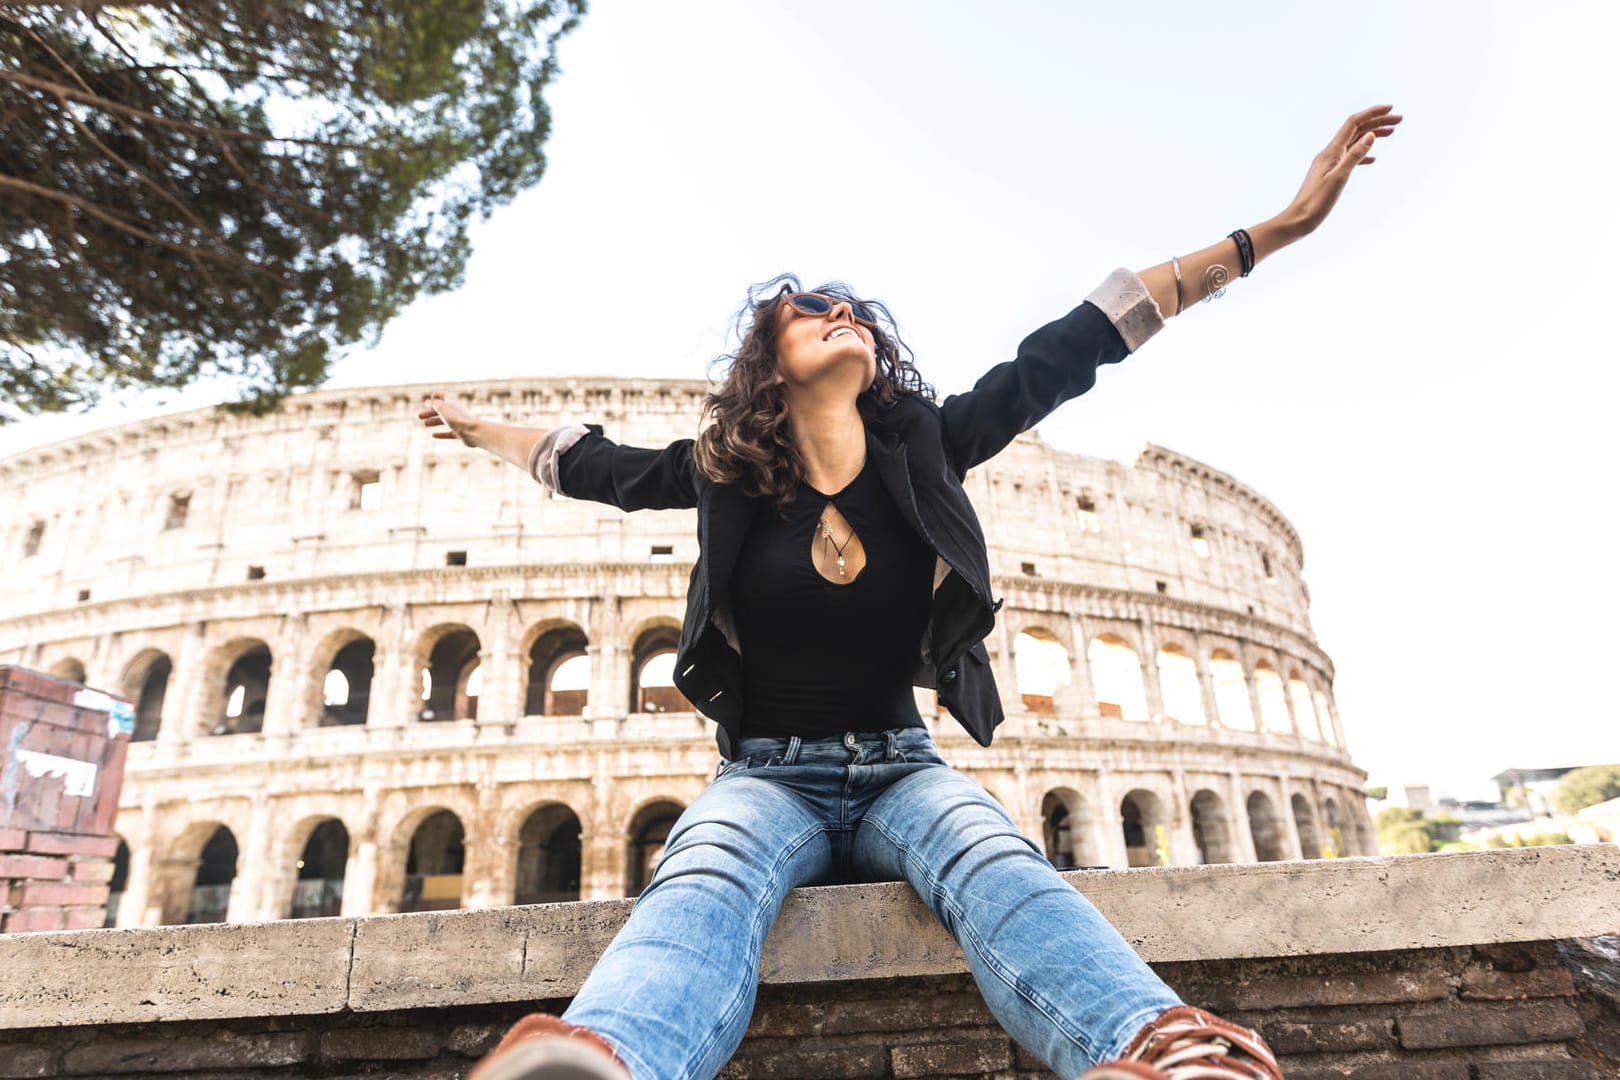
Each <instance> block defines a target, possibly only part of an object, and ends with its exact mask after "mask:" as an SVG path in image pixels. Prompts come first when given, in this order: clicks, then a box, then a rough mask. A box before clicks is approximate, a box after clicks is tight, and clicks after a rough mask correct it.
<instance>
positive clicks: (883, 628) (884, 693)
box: [731, 456, 934, 738]
mask: <svg viewBox="0 0 1620 1080" xmlns="http://www.w3.org/2000/svg"><path fill="white" fill-rule="evenodd" d="M829 502H831V503H832V504H833V505H835V506H836V507H837V508H838V512H839V513H841V514H842V515H843V516H844V519H845V520H846V521H848V522H849V524H850V526H851V527H853V528H854V530H855V535H857V536H859V537H860V541H861V545H862V546H863V547H864V548H865V550H866V566H865V567H864V568H862V570H861V572H860V574H859V575H858V576H856V577H855V578H854V580H853V581H851V582H850V583H849V584H847V585H838V584H834V583H833V582H831V581H828V580H827V579H826V578H824V577H822V576H821V574H820V573H819V572H818V571H817V570H816V568H815V565H814V564H813V563H812V562H811V551H812V545H818V546H819V545H823V544H826V543H827V541H826V540H825V539H824V538H822V536H821V529H820V527H819V525H818V524H817V522H818V521H819V520H820V518H821V515H822V511H823V509H824V508H825V507H826V505H827V503H829ZM840 531H841V530H840V529H839V528H838V527H836V526H835V527H834V530H833V536H834V538H835V539H836V540H838V541H839V542H840V544H841V545H842V544H843V543H844V538H843V537H842V536H841V535H839V533H840ZM829 554H831V552H829ZM933 581H934V552H933V549H931V548H930V547H929V546H928V544H927V543H926V542H925V541H924V540H923V538H922V537H920V536H918V535H917V533H916V530H914V529H913V528H912V527H911V526H910V525H909V524H907V522H906V520H905V519H904V518H902V517H901V516H900V513H899V511H898V510H897V509H896V508H895V505H894V500H893V499H892V498H891V497H890V495H889V492H888V491H887V489H885V488H884V486H883V481H882V478H881V477H879V476H878V474H877V470H876V468H875V466H874V464H873V462H872V459H871V457H870V456H869V457H868V458H867V460H866V465H865V466H864V467H863V468H862V469H861V472H860V474H859V475H858V476H856V477H855V479H854V480H852V481H851V482H850V484H849V486H848V487H846V488H844V490H843V491H840V492H838V493H837V494H835V495H824V494H822V493H821V492H819V491H816V490H815V489H814V488H812V487H811V486H810V485H809V484H808V483H801V484H800V485H799V491H798V494H797V495H796V496H795V497H794V500H793V503H792V505H791V506H790V507H789V509H788V514H787V518H786V520H784V519H783V517H782V515H781V514H780V513H779V512H777V510H776V508H775V507H774V505H773V506H769V507H766V508H764V509H762V511H761V512H760V513H759V514H758V515H757V516H756V517H755V518H754V523H753V526H752V528H751V529H750V530H749V533H748V537H747V539H746V540H745V541H744V543H743V547H742V551H741V553H740V554H739V556H738V559H737V565H736V569H735V571H734V573H733V576H732V579H731V598H732V611H733V614H734V616H735V619H736V627H737V640H738V644H739V645H740V646H741V650H740V651H741V654H742V677H743V721H742V734H743V735H745V736H747V735H798V736H801V737H804V738H811V737H815V736H822V735H834V734H840V733H842V732H845V731H879V730H883V729H885V728H891V727H907V726H920V725H921V724H922V718H921V716H920V715H919V714H918V712H917V704H916V699H915V698H914V697H913V696H912V690H911V675H912V671H913V670H914V668H915V667H916V664H917V658H918V653H919V649H920V647H921V642H922V635H923V630H924V629H925V628H926V627H927V625H928V612H929V605H930V602H931V599H932V595H933V589H932V586H933Z"/></svg>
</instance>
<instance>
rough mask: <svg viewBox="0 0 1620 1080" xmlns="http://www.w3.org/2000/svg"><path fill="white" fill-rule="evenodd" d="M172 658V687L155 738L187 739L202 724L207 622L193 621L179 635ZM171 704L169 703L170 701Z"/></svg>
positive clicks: (162, 740) (163, 739)
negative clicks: (176, 651) (177, 649)
mask: <svg viewBox="0 0 1620 1080" xmlns="http://www.w3.org/2000/svg"><path fill="white" fill-rule="evenodd" d="M179 653H180V655H179V656H177V657H175V660H174V675H173V679H174V687H173V689H172V690H171V691H170V692H169V693H168V694H167V695H165V700H164V703H163V723H162V724H161V725H160V726H159V727H158V736H157V737H158V742H160V743H178V742H189V741H190V740H191V739H192V737H193V736H195V735H197V734H198V730H199V729H200V728H201V727H202V725H203V715H202V714H203V712H204V711H205V709H206V702H207V701H208V686H207V678H206V677H207V674H208V670H207V669H208V624H207V623H201V622H199V623H194V624H193V625H192V626H191V627H190V628H189V629H188V630H187V631H186V634H185V636H184V637H182V638H181V639H180V649H179ZM171 702H172V703H173V704H170V703H171Z"/></svg>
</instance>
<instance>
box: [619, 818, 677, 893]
mask: <svg viewBox="0 0 1620 1080" xmlns="http://www.w3.org/2000/svg"><path fill="white" fill-rule="evenodd" d="M685 810H686V806H685V804H683V803H680V802H677V801H676V800H674V799H669V798H658V799H654V800H652V801H650V802H647V803H645V804H644V805H643V806H642V807H641V808H640V809H638V810H637V811H636V812H635V813H634V814H633V815H631V818H630V823H629V824H628V825H626V826H625V830H624V838H625V875H624V882H625V895H626V896H640V895H641V891H642V890H643V889H645V888H646V887H647V885H648V883H650V882H651V881H652V877H653V872H654V871H656V870H657V869H658V863H659V860H661V859H662V858H663V857H664V841H666V840H668V839H669V830H670V829H672V828H674V827H675V822H676V821H677V820H678V819H679V818H680V816H681V814H682V812H684V811H685Z"/></svg>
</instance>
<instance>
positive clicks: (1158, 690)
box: [1136, 615, 1186, 866]
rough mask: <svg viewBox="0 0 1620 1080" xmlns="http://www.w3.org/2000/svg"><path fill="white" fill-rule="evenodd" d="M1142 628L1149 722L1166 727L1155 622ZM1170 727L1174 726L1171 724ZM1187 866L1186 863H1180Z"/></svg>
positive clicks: (1140, 622) (1139, 622)
mask: <svg viewBox="0 0 1620 1080" xmlns="http://www.w3.org/2000/svg"><path fill="white" fill-rule="evenodd" d="M1136 622H1137V625H1138V626H1140V627H1141V628H1142V655H1141V657H1140V658H1139V660H1140V662H1141V665H1142V689H1143V691H1144V692H1145V694H1146V695H1147V709H1148V721H1149V722H1150V723H1152V724H1154V725H1156V726H1164V725H1166V724H1167V723H1168V721H1169V717H1167V716H1165V714H1164V684H1163V683H1161V682H1160V681H1159V636H1158V635H1157V634H1155V633H1154V632H1153V620H1152V619H1150V618H1148V617H1147V616H1146V615H1143V616H1142V617H1141V618H1139V619H1137V620H1136ZM1169 726H1172V727H1173V726H1174V725H1173V724H1169ZM1178 863H1179V864H1180V865H1183V866H1185V865H1186V864H1185V863H1180V861H1179V860H1178Z"/></svg>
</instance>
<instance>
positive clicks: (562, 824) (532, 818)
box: [512, 802, 583, 904]
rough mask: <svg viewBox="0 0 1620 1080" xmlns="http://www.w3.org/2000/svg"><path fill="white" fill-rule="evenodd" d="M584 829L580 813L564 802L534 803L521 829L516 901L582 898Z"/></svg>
mask: <svg viewBox="0 0 1620 1080" xmlns="http://www.w3.org/2000/svg"><path fill="white" fill-rule="evenodd" d="M582 832H583V829H582V828H581V826H580V821H579V815H578V814H576V813H574V811H573V809H572V808H571V807H569V806H567V805H565V804H563V803H558V802H546V803H541V804H540V805H538V806H530V807H529V808H528V809H527V811H526V812H525V813H524V815H523V825H522V826H521V827H520V828H519V829H518V842H517V849H516V851H514V852H513V854H512V858H513V859H514V861H515V863H516V866H515V868H514V873H513V877H512V880H513V882H514V883H515V892H514V896H513V901H512V902H513V903H515V904H550V903H555V902H557V901H560V900H578V899H579V884H580V870H581V863H582V857H583V854H582V850H581V846H580V840H581V835H582Z"/></svg>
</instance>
